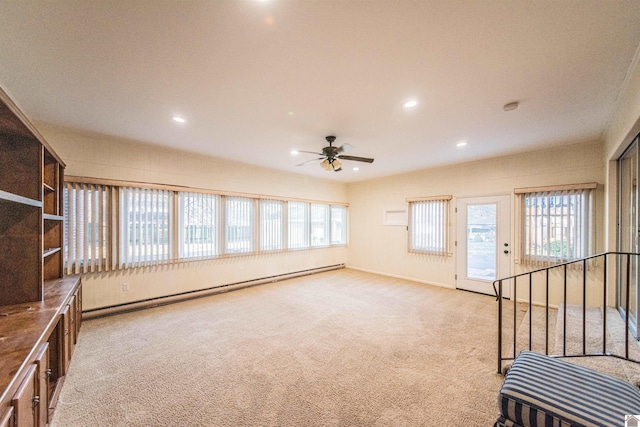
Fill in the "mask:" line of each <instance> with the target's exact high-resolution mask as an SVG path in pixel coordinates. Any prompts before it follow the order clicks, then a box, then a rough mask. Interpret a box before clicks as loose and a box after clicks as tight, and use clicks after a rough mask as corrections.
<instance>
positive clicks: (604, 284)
mask: <svg viewBox="0 0 640 427" xmlns="http://www.w3.org/2000/svg"><path fill="white" fill-rule="evenodd" d="M607 288H608V286H607V254H605V255H604V280H603V281H602V312H603V313H604V314H603V316H602V354H607Z"/></svg>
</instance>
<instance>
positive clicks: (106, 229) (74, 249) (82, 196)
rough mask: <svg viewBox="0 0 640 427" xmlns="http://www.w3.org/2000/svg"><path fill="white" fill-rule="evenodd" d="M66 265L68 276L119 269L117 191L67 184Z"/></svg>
mask: <svg viewBox="0 0 640 427" xmlns="http://www.w3.org/2000/svg"><path fill="white" fill-rule="evenodd" d="M64 192H65V194H64V219H65V225H66V232H65V234H64V246H65V250H64V265H65V269H66V274H80V273H89V272H97V271H109V270H112V269H114V268H116V265H117V259H115V258H114V256H115V255H113V254H114V251H113V250H112V249H113V246H116V245H117V241H116V239H115V235H114V234H115V233H113V226H114V219H113V218H114V216H113V215H112V210H113V209H115V208H116V207H117V189H116V188H114V187H111V186H107V185H90V184H79V183H73V182H67V183H66V184H65V186H64Z"/></svg>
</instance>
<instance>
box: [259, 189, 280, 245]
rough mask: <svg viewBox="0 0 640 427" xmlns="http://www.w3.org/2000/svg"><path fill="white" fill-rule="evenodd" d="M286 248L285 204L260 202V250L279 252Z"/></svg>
mask: <svg viewBox="0 0 640 427" xmlns="http://www.w3.org/2000/svg"><path fill="white" fill-rule="evenodd" d="M283 248H284V202H283V201H282V200H269V199H262V200H260V250H261V251H277V250H281V249H283Z"/></svg>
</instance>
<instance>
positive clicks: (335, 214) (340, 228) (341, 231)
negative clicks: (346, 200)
mask: <svg viewBox="0 0 640 427" xmlns="http://www.w3.org/2000/svg"><path fill="white" fill-rule="evenodd" d="M346 243H347V208H346V207H344V206H331V244H332V245H344V244H346Z"/></svg>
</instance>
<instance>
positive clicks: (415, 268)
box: [348, 141, 605, 299]
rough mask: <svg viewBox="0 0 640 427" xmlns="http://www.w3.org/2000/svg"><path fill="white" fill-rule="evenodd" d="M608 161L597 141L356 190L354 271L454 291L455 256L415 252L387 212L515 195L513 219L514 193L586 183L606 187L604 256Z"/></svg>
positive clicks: (599, 231)
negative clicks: (444, 200)
mask: <svg viewBox="0 0 640 427" xmlns="http://www.w3.org/2000/svg"><path fill="white" fill-rule="evenodd" d="M603 158H604V156H603V146H602V144H601V143H600V142H598V141H595V142H588V143H583V144H576V145H570V146H565V147H562V148H554V149H547V150H541V151H536V152H531V153H524V154H518V155H511V156H505V157H499V158H493V159H488V160H482V161H476V162H471V163H465V164H458V165H453V166H448V167H442V168H436V169H429V170H423V171H419V172H415V173H409V174H404V175H398V176H391V177H387V178H382V179H376V180H370V181H365V182H360V183H355V184H350V185H349V186H348V196H349V204H350V208H349V211H350V216H351V222H350V244H349V248H348V265H349V266H350V267H353V268H358V269H363V270H367V271H372V272H378V273H382V274H387V275H392V276H400V277H405V278H410V279H413V280H418V281H422V282H426V283H432V284H437V285H440V286H445V287H450V288H454V287H455V286H456V282H455V274H456V262H457V259H456V256H455V254H454V255H453V256H449V257H436V256H425V255H418V254H412V253H408V251H407V229H406V227H399V226H385V225H383V223H382V218H383V210H384V209H385V208H391V209H393V208H395V207H405V208H406V207H407V203H406V201H405V200H406V199H407V198H411V197H421V196H435V195H446V194H449V195H452V196H453V198H454V199H453V201H452V204H453V206H455V205H456V202H457V199H458V198H461V197H477V196H486V195H511V198H512V203H511V211H512V215H511V217H512V218H513V217H514V201H515V199H514V196H513V190H514V188H519V187H533V186H546V185H557V184H572V183H584V182H597V183H599V186H598V190H597V191H596V208H595V212H596V214H595V221H596V227H595V236H594V238H595V242H596V245H595V246H596V248H595V250H596V252H600V251H602V249H603V238H602V236H603V229H604V221H603V219H604V218H603V215H602V213H603V210H604V208H603V206H604V192H603V184H604V182H605V162H604V159H603ZM451 219H452V224H451V230H450V231H451V234H452V237H453V238H454V239H455V235H456V223H457V222H456V214H454V213H452V215H451ZM513 228H514V224H513V223H512V246H513V245H515V244H516V242H517V240H516V239H515V236H516V235H515V234H514V230H513ZM518 267H519V266H517V265H516V264H515V263H512V264H511V272H512V274H515V273H520V272H521V270H520V269H519V268H518ZM534 299H535V298H534Z"/></svg>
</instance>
